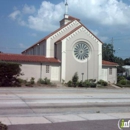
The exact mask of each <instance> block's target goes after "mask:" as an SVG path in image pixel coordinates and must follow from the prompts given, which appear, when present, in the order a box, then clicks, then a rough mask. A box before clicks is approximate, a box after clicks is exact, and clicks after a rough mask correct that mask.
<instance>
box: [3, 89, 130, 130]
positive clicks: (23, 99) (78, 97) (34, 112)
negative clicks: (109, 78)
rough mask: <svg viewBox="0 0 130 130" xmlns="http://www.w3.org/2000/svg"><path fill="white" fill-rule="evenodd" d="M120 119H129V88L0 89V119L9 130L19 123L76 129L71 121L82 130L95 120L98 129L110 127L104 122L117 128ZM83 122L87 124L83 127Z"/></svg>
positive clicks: (29, 126)
mask: <svg viewBox="0 0 130 130" xmlns="http://www.w3.org/2000/svg"><path fill="white" fill-rule="evenodd" d="M122 118H124V119H125V118H126V119H129V118H130V89H123V88H122V89H91V88H87V89H85V88H62V87H61V88H41V87H35V88H24V87H23V88H0V121H1V122H2V123H4V124H6V125H8V126H9V130H12V129H13V128H14V127H17V128H18V126H19V125H21V126H23V127H26V128H28V130H29V129H31V128H32V126H33V125H34V127H37V125H38V126H39V129H38V130H40V129H41V126H43V125H44V129H45V130H46V129H48V130H51V128H53V127H54V128H55V129H57V127H61V126H62V129H63V130H64V129H65V128H66V127H67V128H66V129H67V130H69V129H71V130H73V129H75V130H76V128H75V126H76V125H74V124H78V126H80V125H81V126H83V128H80V129H81V130H90V129H92V130H93V129H94V128H97V127H96V126H97V123H99V124H98V125H99V129H101V127H104V128H102V129H103V130H109V129H110V127H106V126H105V125H104V124H105V123H106V125H107V126H109V124H113V125H111V126H112V128H113V129H114V130H116V129H117V128H118V127H117V122H118V120H119V119H122ZM76 122H77V123H76ZM102 122H104V123H102ZM30 124H33V125H30ZM39 124H40V125H39ZM71 124H73V125H71ZM82 124H83V125H82ZM88 124H89V125H88ZM92 124H93V125H92ZM101 124H102V126H101ZM53 125H54V126H53ZM66 125H67V126H66ZM68 125H69V126H68ZM86 125H87V126H90V127H88V128H87V129H85V128H86ZM63 126H64V127H63ZM70 126H71V127H70ZM72 126H73V127H72ZM34 127H33V129H34ZM17 128H15V130H17ZM26 128H24V130H26ZM77 128H79V127H77ZM112 128H111V129H112ZM21 129H22V128H21ZM44 129H43V130H44ZM62 129H59V130H62ZM18 130H20V129H18ZM57 130H58V129H57ZM77 130H79V129H77ZM97 130H98V129H97Z"/></svg>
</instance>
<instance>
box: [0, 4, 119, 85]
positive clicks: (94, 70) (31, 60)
mask: <svg viewBox="0 0 130 130" xmlns="http://www.w3.org/2000/svg"><path fill="white" fill-rule="evenodd" d="M66 8H67V4H66ZM102 44H103V43H102V41H101V40H100V39H99V38H97V37H96V36H95V35H94V34H93V33H92V32H91V31H90V30H88V29H87V28H86V27H85V26H84V25H83V24H82V23H81V22H80V20H79V19H77V18H74V17H72V16H69V15H68V14H67V11H66V14H65V15H64V18H63V19H62V20H61V21H60V28H59V29H57V30H56V31H54V32H52V33H51V34H49V35H48V36H46V37H44V38H43V39H41V40H40V41H38V42H37V43H35V44H34V45H32V46H31V47H29V48H27V49H26V50H24V51H23V52H22V54H19V55H18V54H4V53H3V54H0V60H3V61H14V62H19V63H21V64H22V67H21V69H22V72H23V73H24V75H23V77H22V78H25V79H30V78H31V77H34V78H35V79H36V80H38V79H39V78H45V77H47V78H49V79H51V81H56V82H61V81H62V80H64V81H65V82H68V81H69V80H71V79H72V76H73V75H74V74H75V72H77V73H78V76H79V80H86V79H96V80H97V81H98V80H100V79H103V80H105V81H110V82H112V83H116V81H117V72H116V71H117V68H116V67H117V66H118V65H117V64H116V63H112V62H108V61H102ZM10 57H11V58H10Z"/></svg>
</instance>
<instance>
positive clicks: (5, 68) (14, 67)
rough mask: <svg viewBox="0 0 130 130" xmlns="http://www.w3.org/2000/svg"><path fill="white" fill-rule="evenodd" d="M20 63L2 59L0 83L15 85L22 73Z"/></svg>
mask: <svg viewBox="0 0 130 130" xmlns="http://www.w3.org/2000/svg"><path fill="white" fill-rule="evenodd" d="M20 66H21V65H20V64H18V63H13V62H2V61H0V85H1V86H15V84H18V80H17V79H18V76H20V75H22V74H21V69H20Z"/></svg>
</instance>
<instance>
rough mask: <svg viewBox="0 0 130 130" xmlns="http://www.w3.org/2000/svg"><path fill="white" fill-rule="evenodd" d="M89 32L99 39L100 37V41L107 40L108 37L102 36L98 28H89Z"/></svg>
mask: <svg viewBox="0 0 130 130" xmlns="http://www.w3.org/2000/svg"><path fill="white" fill-rule="evenodd" d="M91 32H92V33H93V34H94V35H95V36H97V37H98V38H99V39H101V41H103V42H104V41H108V39H109V38H108V37H107V36H102V35H101V34H100V32H99V31H98V30H91Z"/></svg>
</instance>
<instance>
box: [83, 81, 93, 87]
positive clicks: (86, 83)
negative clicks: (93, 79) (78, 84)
mask: <svg viewBox="0 0 130 130" xmlns="http://www.w3.org/2000/svg"><path fill="white" fill-rule="evenodd" d="M90 84H91V83H90V81H89V80H85V81H84V82H83V87H90Z"/></svg>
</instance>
